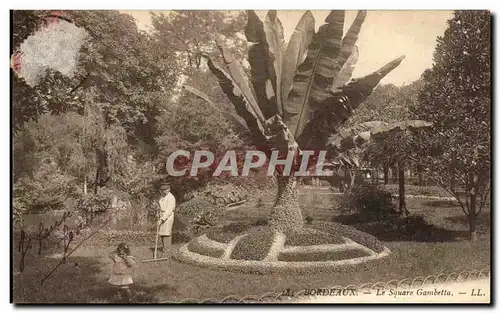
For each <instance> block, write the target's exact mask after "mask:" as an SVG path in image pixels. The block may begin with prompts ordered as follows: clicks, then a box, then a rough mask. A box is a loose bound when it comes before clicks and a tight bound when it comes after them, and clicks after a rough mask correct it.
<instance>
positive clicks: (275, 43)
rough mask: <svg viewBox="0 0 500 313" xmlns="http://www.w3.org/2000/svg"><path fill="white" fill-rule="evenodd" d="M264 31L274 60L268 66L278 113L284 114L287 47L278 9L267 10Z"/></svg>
mask: <svg viewBox="0 0 500 313" xmlns="http://www.w3.org/2000/svg"><path fill="white" fill-rule="evenodd" d="M264 32H265V33H266V41H267V45H268V47H269V54H270V57H271V61H272V68H268V72H269V73H271V77H272V79H271V83H272V86H273V89H274V93H275V94H276V105H277V108H278V113H279V114H280V115H283V104H282V101H281V73H282V66H283V52H284V49H285V37H284V35H283V25H282V24H281V21H280V20H279V18H278V16H277V14H276V11H275V10H270V11H269V12H267V15H266V19H265V20H264Z"/></svg>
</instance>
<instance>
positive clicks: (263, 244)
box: [231, 227, 274, 260]
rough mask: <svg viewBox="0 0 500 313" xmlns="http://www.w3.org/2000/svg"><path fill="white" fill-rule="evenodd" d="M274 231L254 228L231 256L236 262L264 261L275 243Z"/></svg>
mask: <svg viewBox="0 0 500 313" xmlns="http://www.w3.org/2000/svg"><path fill="white" fill-rule="evenodd" d="M273 239H274V231H272V230H271V229H270V228H268V227H257V228H253V229H252V230H251V231H250V232H249V233H248V235H247V236H245V237H243V238H242V239H241V240H240V241H239V242H238V244H237V245H236V247H234V250H233V252H232V254H231V258H232V259H235V260H263V259H264V258H265V257H266V256H267V254H268V253H269V249H270V248H271V245H272V243H273Z"/></svg>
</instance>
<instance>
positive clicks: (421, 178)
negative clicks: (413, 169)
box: [417, 166, 424, 186]
mask: <svg viewBox="0 0 500 313" xmlns="http://www.w3.org/2000/svg"><path fill="white" fill-rule="evenodd" d="M417 174H418V183H417V184H418V185H419V186H423V185H424V173H423V171H422V168H421V167H420V166H419V167H418V168H417Z"/></svg>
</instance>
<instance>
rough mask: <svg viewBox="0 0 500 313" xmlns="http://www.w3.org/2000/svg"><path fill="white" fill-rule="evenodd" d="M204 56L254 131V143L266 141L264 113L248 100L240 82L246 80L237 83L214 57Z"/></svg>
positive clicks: (222, 87)
mask: <svg viewBox="0 0 500 313" xmlns="http://www.w3.org/2000/svg"><path fill="white" fill-rule="evenodd" d="M203 57H204V58H206V59H207V65H208V68H209V69H210V71H211V72H212V74H214V75H215V77H217V79H218V81H219V85H220V87H221V89H222V91H223V92H224V93H225V94H226V96H227V97H228V98H229V100H230V101H231V102H232V103H233V105H234V108H235V109H236V113H238V115H239V116H241V117H242V118H243V119H244V120H245V123H246V124H247V126H248V128H249V129H250V131H251V133H252V138H253V141H254V143H256V144H262V143H263V142H265V141H266V140H267V139H266V131H265V129H264V126H263V122H262V113H261V112H260V110H259V111H257V112H256V111H255V108H254V107H253V106H252V104H251V102H250V100H248V98H247V97H246V94H245V93H244V92H243V91H242V90H241V89H240V86H239V85H240V84H241V85H244V84H245V83H246V81H243V82H241V81H240V84H237V83H236V81H235V79H234V78H233V77H232V76H231V75H230V74H229V73H227V72H226V70H224V68H222V66H220V65H219V64H217V63H215V62H214V61H212V59H211V58H210V57H209V56H207V55H205V54H203ZM247 87H248V86H247ZM259 114H260V115H259ZM264 123H265V121H264Z"/></svg>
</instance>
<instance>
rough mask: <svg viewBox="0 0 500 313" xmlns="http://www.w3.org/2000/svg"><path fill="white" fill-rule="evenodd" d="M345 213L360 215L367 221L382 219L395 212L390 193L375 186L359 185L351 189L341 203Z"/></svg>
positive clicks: (341, 208) (340, 205)
mask: <svg viewBox="0 0 500 313" xmlns="http://www.w3.org/2000/svg"><path fill="white" fill-rule="evenodd" d="M338 206H339V209H340V210H342V211H344V212H356V213H360V214H361V215H362V216H363V217H365V218H367V219H372V218H381V217H384V216H387V215H390V214H392V213H394V212H395V205H394V203H393V200H392V195H391V193H390V192H387V191H385V190H382V189H381V188H379V187H378V186H374V185H357V186H354V187H352V188H351V189H349V191H348V192H347V193H346V194H345V195H343V196H342V197H341V199H340V202H339V205H338Z"/></svg>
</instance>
